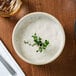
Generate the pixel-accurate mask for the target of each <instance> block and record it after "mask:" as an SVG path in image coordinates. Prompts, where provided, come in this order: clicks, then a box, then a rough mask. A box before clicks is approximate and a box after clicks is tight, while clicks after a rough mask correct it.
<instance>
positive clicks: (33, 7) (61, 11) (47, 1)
mask: <svg viewBox="0 0 76 76" xmlns="http://www.w3.org/2000/svg"><path fill="white" fill-rule="evenodd" d="M36 11H42V12H47V13H49V14H52V15H54V16H55V17H56V18H58V19H59V21H60V22H61V23H62V25H63V27H64V30H65V34H66V44H65V48H64V51H63V52H62V54H61V55H60V56H59V57H58V58H57V59H56V60H55V61H54V62H52V63H50V64H47V65H43V66H35V65H30V64H28V63H26V62H24V61H23V60H21V59H20V58H19V57H18V55H17V54H16V53H15V51H14V49H13V46H12V31H13V28H14V26H15V24H16V23H17V21H18V20H19V19H20V18H21V17H22V16H24V15H26V14H27V13H30V12H36ZM75 18H76V0H23V5H22V7H21V10H20V11H19V12H18V13H17V14H16V15H14V17H10V18H2V17H0V38H1V40H3V42H4V43H5V45H6V47H7V48H8V49H9V52H10V53H11V54H12V56H13V57H14V58H15V60H16V61H17V63H18V64H19V65H20V67H21V68H22V70H23V71H24V73H25V74H26V76H76V44H75V38H74V21H75Z"/></svg>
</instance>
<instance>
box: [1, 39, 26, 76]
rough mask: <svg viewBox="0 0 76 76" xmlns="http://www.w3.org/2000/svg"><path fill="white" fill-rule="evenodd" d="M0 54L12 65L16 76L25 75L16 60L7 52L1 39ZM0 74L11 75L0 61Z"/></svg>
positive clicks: (3, 75)
mask: <svg viewBox="0 0 76 76" xmlns="http://www.w3.org/2000/svg"><path fill="white" fill-rule="evenodd" d="M0 55H2V56H3V57H4V59H5V60H6V61H7V62H8V63H9V64H10V65H11V67H13V69H14V70H15V71H16V73H17V76H25V74H24V73H23V72H22V70H21V69H20V67H19V66H18V64H17V63H16V61H15V60H14V59H13V57H12V56H11V54H10V53H9V52H8V50H7V49H6V47H5V46H4V45H3V43H2V41H1V40H0ZM0 76H12V75H11V74H10V73H9V71H8V70H7V69H6V68H5V66H4V65H3V64H2V63H1V62H0Z"/></svg>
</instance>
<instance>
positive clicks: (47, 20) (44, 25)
mask: <svg viewBox="0 0 76 76" xmlns="http://www.w3.org/2000/svg"><path fill="white" fill-rule="evenodd" d="M34 33H37V35H38V36H40V37H42V39H43V40H46V39H48V40H49V41H50V44H49V46H48V47H47V49H46V50H45V51H43V52H42V53H40V52H38V53H37V52H36V51H35V50H36V48H35V47H34V49H35V50H33V48H32V47H29V46H28V45H25V43H24V40H26V41H30V42H31V43H33V39H32V38H31V36H32V35H33V34H34ZM12 42H13V46H14V49H15V51H16V53H17V54H18V55H19V56H20V57H21V58H22V59H23V60H24V61H26V62H28V63H31V64H36V65H41V64H46V63H49V62H52V61H53V60H55V59H56V58H57V57H58V56H59V55H60V53H61V52H62V50H63V47H64V43H65V34H64V30H63V28H62V26H61V24H60V23H59V21H58V20H57V19H56V18H54V17H53V16H51V15H49V14H46V13H32V14H29V15H26V16H24V17H23V18H22V19H21V20H20V21H19V22H18V23H17V24H16V27H15V28H14V31H13V36H12Z"/></svg>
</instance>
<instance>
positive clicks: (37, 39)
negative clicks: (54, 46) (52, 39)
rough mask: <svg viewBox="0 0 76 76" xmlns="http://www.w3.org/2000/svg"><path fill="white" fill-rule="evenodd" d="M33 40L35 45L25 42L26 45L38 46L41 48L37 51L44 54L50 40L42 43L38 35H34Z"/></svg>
mask: <svg viewBox="0 0 76 76" xmlns="http://www.w3.org/2000/svg"><path fill="white" fill-rule="evenodd" d="M32 38H33V41H34V43H33V44H30V43H29V42H26V41H24V43H25V44H28V45H30V46H32V47H33V46H35V45H37V46H38V47H39V48H38V50H36V52H42V51H43V50H45V49H46V48H47V46H48V45H49V41H48V40H45V41H44V42H42V38H41V37H38V36H37V35H36V33H35V34H34V35H32Z"/></svg>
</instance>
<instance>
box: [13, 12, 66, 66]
mask: <svg viewBox="0 0 76 76" xmlns="http://www.w3.org/2000/svg"><path fill="white" fill-rule="evenodd" d="M35 14H42V15H46V16H47V17H49V18H52V19H53V20H54V21H56V22H57V23H58V25H59V26H60V28H61V29H62V34H63V37H64V38H63V39H64V41H63V45H62V47H61V49H60V52H57V53H58V54H56V55H55V56H54V57H53V58H52V59H51V60H49V61H48V62H46V61H45V63H33V62H31V61H29V60H27V59H25V58H24V57H23V56H22V55H21V54H20V53H19V52H18V51H17V48H16V47H15V42H14V34H15V30H16V29H17V27H18V26H19V24H20V22H22V21H23V20H24V19H25V18H26V17H30V16H31V15H35ZM12 45H13V48H14V50H15V52H16V54H17V55H18V56H19V57H20V58H21V59H22V60H23V61H25V62H27V63H29V64H33V65H45V64H48V63H51V62H53V61H54V60H55V59H57V58H58V57H59V56H60V54H61V53H62V51H63V49H64V46H65V32H64V29H63V26H62V24H61V23H60V22H59V20H58V19H57V18H56V17H54V16H53V15H51V14H49V13H45V12H32V13H29V14H27V15H25V16H23V17H22V18H21V19H20V20H19V21H18V22H17V23H16V25H15V27H14V30H13V33H12Z"/></svg>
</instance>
